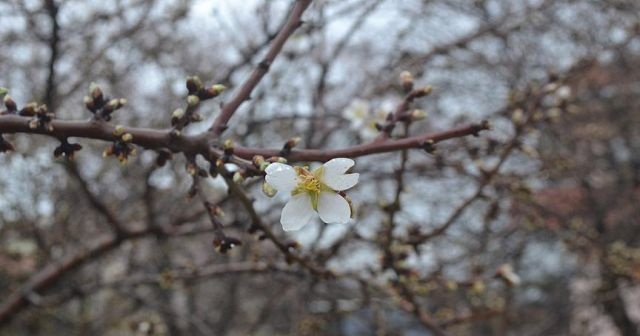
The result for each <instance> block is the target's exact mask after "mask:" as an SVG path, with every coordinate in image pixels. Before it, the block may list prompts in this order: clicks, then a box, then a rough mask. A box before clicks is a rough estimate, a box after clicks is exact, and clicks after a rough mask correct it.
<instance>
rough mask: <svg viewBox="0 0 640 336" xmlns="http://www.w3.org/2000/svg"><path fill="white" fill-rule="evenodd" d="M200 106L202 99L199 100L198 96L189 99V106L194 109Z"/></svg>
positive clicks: (190, 96)
mask: <svg viewBox="0 0 640 336" xmlns="http://www.w3.org/2000/svg"><path fill="white" fill-rule="evenodd" d="M198 104H200V98H198V96H196V95H189V96H188V97H187V105H189V107H191V108H194V107H196V106H198Z"/></svg>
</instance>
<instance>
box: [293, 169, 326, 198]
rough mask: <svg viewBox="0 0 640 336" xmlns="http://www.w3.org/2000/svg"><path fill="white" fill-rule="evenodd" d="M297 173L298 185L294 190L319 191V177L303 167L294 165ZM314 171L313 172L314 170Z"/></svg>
mask: <svg viewBox="0 0 640 336" xmlns="http://www.w3.org/2000/svg"><path fill="white" fill-rule="evenodd" d="M295 169H296V173H297V174H298V186H297V187H296V190H299V191H300V192H308V193H319V192H320V178H319V176H316V174H313V173H311V172H309V170H307V169H306V168H304V167H295ZM314 173H315V172H314Z"/></svg>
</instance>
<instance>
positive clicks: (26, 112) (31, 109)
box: [19, 102, 38, 117]
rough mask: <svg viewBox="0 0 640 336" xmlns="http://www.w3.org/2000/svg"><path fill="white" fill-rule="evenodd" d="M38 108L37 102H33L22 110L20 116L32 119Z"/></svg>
mask: <svg viewBox="0 0 640 336" xmlns="http://www.w3.org/2000/svg"><path fill="white" fill-rule="evenodd" d="M37 108H38V104H37V103H35V102H31V103H29V104H27V105H26V106H25V107H23V108H22V110H20V113H19V114H20V115H21V116H25V117H32V116H34V115H35V114H36V109H37Z"/></svg>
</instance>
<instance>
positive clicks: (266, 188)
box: [262, 182, 278, 197]
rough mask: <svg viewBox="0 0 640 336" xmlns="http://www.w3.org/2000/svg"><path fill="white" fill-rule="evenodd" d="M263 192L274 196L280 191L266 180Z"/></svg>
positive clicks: (268, 195)
mask: <svg viewBox="0 0 640 336" xmlns="http://www.w3.org/2000/svg"><path fill="white" fill-rule="evenodd" d="M262 193H263V194H265V195H266V196H267V197H273V196H275V195H276V193H278V190H276V189H275V188H274V187H273V186H272V185H270V184H269V183H267V182H264V183H263V184H262Z"/></svg>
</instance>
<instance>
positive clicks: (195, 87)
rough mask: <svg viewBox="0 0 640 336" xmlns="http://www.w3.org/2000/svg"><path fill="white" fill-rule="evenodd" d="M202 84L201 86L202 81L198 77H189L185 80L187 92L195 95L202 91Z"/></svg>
mask: <svg viewBox="0 0 640 336" xmlns="http://www.w3.org/2000/svg"><path fill="white" fill-rule="evenodd" d="M203 86H204V84H202V80H200V77H198V76H191V77H189V78H187V90H189V93H196V92H198V91H200V89H202V87H203Z"/></svg>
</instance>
